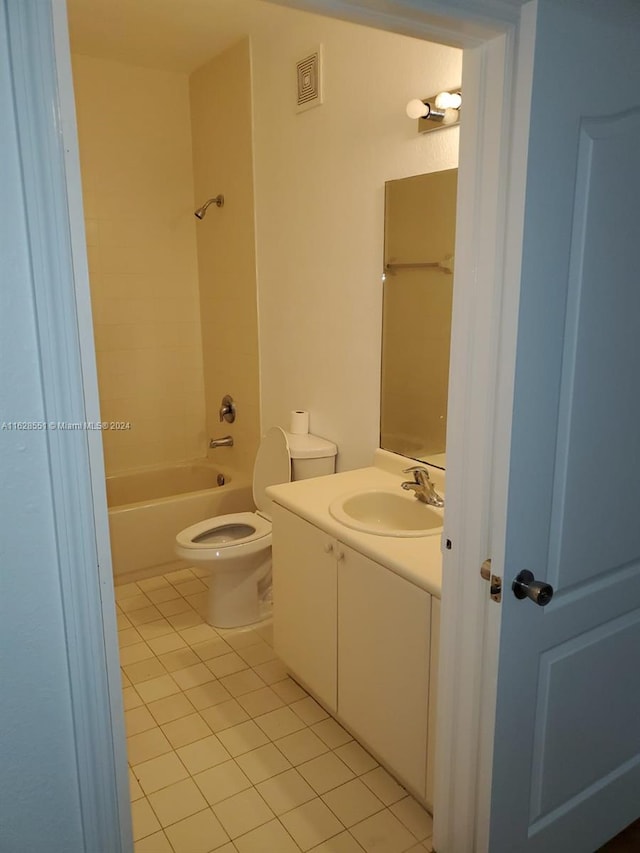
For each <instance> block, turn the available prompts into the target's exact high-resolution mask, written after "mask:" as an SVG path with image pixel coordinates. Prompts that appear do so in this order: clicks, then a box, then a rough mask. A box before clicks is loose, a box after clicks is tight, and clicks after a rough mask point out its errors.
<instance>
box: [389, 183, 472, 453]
mask: <svg viewBox="0 0 640 853" xmlns="http://www.w3.org/2000/svg"><path fill="white" fill-rule="evenodd" d="M457 179H458V170H457V169H447V170H446V171H443V172H432V173H430V174H428V175H415V176H414V177H410V178H403V179H401V180H396V181H387V183H386V188H385V228H384V285H383V308H382V376H381V400H380V404H381V405H380V446H381V447H383V448H384V449H385V450H391V451H393V452H394V453H401V454H402V455H403V456H409V457H411V458H412V459H418V460H420V461H421V462H427V463H429V464H431V465H437V466H438V467H440V468H444V467H445V439H446V433H447V396H448V384H449V348H450V343H451V310H452V300H453V252H454V244H455V232H456V190H457Z"/></svg>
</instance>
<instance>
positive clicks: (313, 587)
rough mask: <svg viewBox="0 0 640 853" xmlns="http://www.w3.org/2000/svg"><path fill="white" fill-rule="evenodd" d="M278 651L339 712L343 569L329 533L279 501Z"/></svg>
mask: <svg viewBox="0 0 640 853" xmlns="http://www.w3.org/2000/svg"><path fill="white" fill-rule="evenodd" d="M272 523H273V531H274V533H273V545H272V553H273V600H274V610H275V612H276V613H277V618H275V619H274V624H273V635H274V645H275V650H276V653H277V654H278V656H279V658H280V659H281V660H282V662H283V663H284V664H285V666H286V667H288V668H289V669H290V670H291V672H293V673H295V674H296V675H297V676H298V678H300V680H301V681H303V682H304V684H305V685H306V686H307V687H308V688H309V690H310V691H311V692H312V693H314V694H315V695H316V696H317V697H318V699H320V701H321V702H322V703H323V705H325V707H326V708H327V709H328V710H330V711H333V712H334V713H335V712H336V710H337V658H338V606H337V588H338V570H337V562H336V558H335V555H334V543H335V540H334V539H332V537H331V536H329V535H328V534H327V533H323V532H322V531H321V530H319V529H318V528H317V527H314V525H313V524H309V522H308V521H304V520H303V519H301V518H300V517H299V516H297V515H295V514H294V513H292V512H289V510H286V509H284V508H283V507H281V506H279V504H276V503H274V504H273V505H272Z"/></svg>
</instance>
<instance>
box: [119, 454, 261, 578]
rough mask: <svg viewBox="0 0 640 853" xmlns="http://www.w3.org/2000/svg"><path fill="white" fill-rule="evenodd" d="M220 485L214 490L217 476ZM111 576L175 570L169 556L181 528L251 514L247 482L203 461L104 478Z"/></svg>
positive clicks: (177, 563)
mask: <svg viewBox="0 0 640 853" xmlns="http://www.w3.org/2000/svg"><path fill="white" fill-rule="evenodd" d="M221 474H222V476H224V485H222V486H218V485H217V480H218V477H219V475H221ZM107 503H108V506H109V529H110V533H111V555H112V559H113V573H114V576H115V579H116V582H118V583H120V582H122V581H123V580H124V579H125V576H127V579H128V580H135V579H136V578H137V577H145V576H149V575H153V574H155V573H156V572H157V573H158V574H160V573H162V572H164V571H167V569H169V568H172V567H174V566H175V567H177V566H178V565H180V563H179V561H178V560H177V558H176V556H175V554H174V552H173V544H174V540H175V537H176V534H177V533H178V532H179V531H180V530H182V529H183V528H185V527H189V525H191V524H195V523H196V522H197V521H202V520H203V519H205V518H211V517H212V516H215V515H225V514H226V513H231V512H247V511H252V510H253V509H254V503H253V496H252V491H251V481H250V479H249V477H247V476H246V475H242V474H234V473H233V472H231V471H227V470H226V469H225V470H224V471H221V470H220V468H217V467H216V466H215V465H214V464H213V463H211V462H209V461H208V460H206V459H198V460H194V461H191V462H184V463H181V464H178V465H172V466H169V467H166V468H150V469H146V470H142V469H141V470H139V471H131V472H127V473H123V474H116V475H113V476H109V477H107Z"/></svg>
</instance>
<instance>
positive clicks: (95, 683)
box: [10, 0, 536, 853]
mask: <svg viewBox="0 0 640 853" xmlns="http://www.w3.org/2000/svg"><path fill="white" fill-rule="evenodd" d="M283 5H289V6H294V7H296V8H299V9H305V10H307V11H313V12H316V13H318V14H322V15H328V16H333V17H339V18H344V19H348V20H351V21H353V22H355V23H360V24H365V25H369V26H373V27H377V28H380V29H386V30H390V31H393V32H399V33H402V34H405V35H410V36H413V37H417V38H424V39H428V40H431V41H438V42H440V43H443V44H449V45H453V46H456V47H461V48H462V49H463V50H464V70H463V80H462V85H463V91H464V93H465V106H464V120H463V122H462V124H461V137H460V151H461V164H460V173H459V190H458V210H459V216H458V226H457V237H456V273H455V283H456V287H455V293H454V320H453V331H452V358H451V368H450V396H449V428H448V435H447V446H448V455H449V460H450V461H449V465H448V470H447V486H448V488H447V518H446V528H445V532H444V536H443V541H446V540H447V539H448V540H450V541H451V542H452V543H453V544H452V548H451V550H444V551H443V575H444V577H443V619H442V625H443V628H442V632H441V652H440V661H441V663H440V689H439V702H438V744H437V759H436V799H435V810H436V819H435V824H434V842H435V847H436V849H439V850H441V851H446V853H451V852H452V851H457V850H474V851H477V853H482V851H485V850H487V847H488V824H489V812H490V778H491V755H492V743H493V725H494V716H493V708H494V700H495V680H496V671H497V642H496V640H497V636H498V631H499V614H500V608H499V607H495V606H493V605H488V604H487V601H488V595H487V588H486V585H484V584H483V583H482V582H481V581H480V577H479V566H480V564H481V562H482V560H483V559H485V558H486V557H487V556H491V557H492V559H493V566H494V571H496V573H499V572H500V571H501V567H502V557H503V543H504V528H505V519H506V506H507V472H508V460H509V438H510V432H511V403H512V399H513V382H514V369H515V342H516V331H517V312H518V293H519V276H520V257H521V244H522V232H523V224H524V183H525V174H526V151H527V139H528V126H529V113H530V90H531V74H532V67H533V49H532V46H533V40H534V37H535V12H536V0H530V2H528V3H526V5H525V6H524V7H522V8H521V3H520V2H519V0H512V2H509V0H419V2H417V0H413V2H411V0H289V2H286V0H283ZM11 9H12V13H11V15H12V19H13V26H10V39H11V41H12V43H13V44H14V45H15V49H16V56H18V55H21V56H22V57H23V61H24V63H25V64H26V65H27V66H28V68H27V71H28V74H27V76H28V84H29V85H28V88H25V87H23V88H22V90H18V88H17V91H16V113H17V117H18V122H19V123H20V122H21V121H22V122H23V123H24V125H25V127H26V128H27V130H28V131H29V133H30V136H31V137H32V138H33V139H39V140H40V142H39V144H38V146H37V147H35V148H34V150H33V152H31V153H30V152H27V153H26V155H25V172H27V173H28V172H29V169H32V170H33V173H34V174H38V168H39V167H38V163H39V161H40V160H42V159H43V158H46V159H47V161H48V163H49V166H50V172H51V174H50V176H49V177H50V180H48V181H47V182H45V183H43V184H42V185H41V186H39V187H38V193H39V198H43V199H44V200H45V201H47V202H49V203H50V204H52V205H53V207H56V206H57V208H58V209H62V210H63V211H64V210H66V211H68V220H67V219H64V221H62V222H61V221H60V220H58V221H57V222H56V221H53V222H52V221H51V220H50V219H47V217H45V216H41V217H35V218H34V221H33V222H32V223H31V225H30V232H31V235H32V245H35V244H36V242H37V240H38V239H41V240H43V241H45V242H46V241H48V242H49V243H50V244H51V246H53V251H54V252H55V253H56V254H57V256H58V257H59V258H62V259H63V260H64V261H65V262H66V264H67V272H68V279H69V280H72V281H73V295H74V299H75V312H71V313H66V314H63V313H62V312H60V311H58V312H53V313H54V314H55V323H54V324H53V331H54V332H55V339H56V342H57V343H56V346H55V347H53V348H50V356H51V358H52V359H53V366H54V367H55V366H59V367H60V370H59V372H58V373H57V374H56V373H55V371H53V372H52V376H51V383H50V388H49V390H50V397H51V399H52V400H53V401H56V400H64V399H65V393H66V391H67V388H66V385H67V384H68V382H69V376H70V375H71V381H72V382H75V383H77V385H78V386H81V387H82V390H83V401H84V419H85V420H87V421H95V422H99V418H100V415H99V402H98V393H97V374H96V367H95V352H94V348H93V329H92V323H91V305H90V291H89V278H88V270H87V261H86V248H85V239H84V222H83V215H82V198H81V184H80V170H79V154H78V148H77V138H76V123H75V107H74V100H73V88H72V77H71V68H70V54H69V43H68V34H67V20H66V6H65V0H48V2H46V3H23V2H11ZM51 81H53V82H54V86H57V90H56V91H53V92H52V91H51V89H52V87H51ZM423 94H424V93H416V95H417V96H418V97H419V96H421V95H423ZM52 101H53V106H54V108H55V112H56V122H55V123H52V122H51V120H50V116H51V107H52ZM398 106H399V109H402V106H403V105H402V104H399V105H398ZM51 125H53V127H51ZM43 127H44V128H45V130H44V132H43ZM52 130H53V131H54V132H52ZM47 134H48V141H47ZM45 143H46V144H45ZM25 188H27V181H26V179H25ZM44 288H45V282H44V280H43V298H44V294H45V289H44ZM45 304H47V303H46V301H45ZM48 304H49V307H51V305H50V302H49V303H48ZM47 319H49V318H48V317H47ZM50 328H51V326H50ZM42 333H43V337H45V336H46V335H45V332H44V329H43V330H42ZM49 337H50V335H49ZM45 343H46V341H45ZM69 351H72V352H73V353H74V357H75V358H76V359H77V360H78V363H79V372H78V371H77V370H76V371H75V372H74V371H72V372H71V374H70V371H69V365H68V362H69V355H68V353H69ZM61 419H64V418H61ZM75 448H76V449H73V450H70V449H69V448H68V447H65V448H63V447H62V446H58V445H56V444H52V445H51V448H50V453H51V458H52V465H53V467H55V466H56V465H57V466H58V467H59V470H60V472H61V478H62V481H66V482H69V483H75V482H77V481H78V477H79V476H80V475H82V476H84V477H85V479H88V480H89V481H90V483H91V490H92V501H91V503H90V506H89V507H88V517H82V515H81V514H80V515H79V514H78V509H77V507H76V506H75V504H74V505H72V504H70V503H69V502H68V501H66V502H65V501H64V500H59V501H58V502H57V503H56V512H57V514H58V517H59V521H60V525H61V528H62V526H64V534H65V536H66V538H67V539H68V541H70V542H72V543H74V542H77V543H83V542H84V543H86V541H87V536H89V538H90V539H91V540H92V542H93V548H94V550H95V551H96V553H97V561H96V569H97V578H96V579H95V581H96V583H95V584H91V583H89V584H87V583H84V582H83V580H82V579H81V578H80V577H78V576H72V577H70V578H67V579H61V580H62V581H63V583H62V595H63V603H64V608H65V613H66V614H68V617H69V620H70V623H73V624H75V625H76V626H77V630H76V631H75V633H74V632H71V631H70V633H69V635H68V647H69V660H70V677H71V682H72V689H73V694H74V719H75V734H76V747H77V752H78V766H79V768H80V770H81V771H83V772H84V775H83V780H84V781H85V782H90V784H87V785H86V787H85V788H84V790H85V796H84V797H83V801H82V812H83V814H82V817H83V824H84V825H85V827H88V828H89V830H90V832H89V835H88V838H89V842H88V849H105V850H106V849H110V850H114V851H130V850H131V840H130V839H131V833H130V823H129V820H130V818H129V814H128V805H127V804H128V783H127V774H126V752H125V748H124V730H123V725H122V700H121V695H120V694H119V670H118V647H117V626H116V622H115V618H114V616H115V613H114V601H113V581H112V577H111V560H110V551H109V528H108V515H107V508H106V501H105V497H104V464H103V460H102V452H101V450H102V445H101V439H100V436H99V433H97V432H96V433H93V434H92V433H89V434H88V437H87V442H86V444H85V445H84V446H81V445H80V444H78V445H75ZM78 472H80V475H79V473H78ZM469 498H470V499H469ZM85 515H87V513H85ZM88 522H90V523H89V529H88V528H87V524H88ZM72 571H73V569H72ZM85 571H86V566H85ZM96 587H97V589H96ZM87 637H90V638H91V639H92V642H93V646H91V648H95V649H97V654H99V656H100V657H102V658H103V660H104V667H103V668H102V669H101V668H100V667H98V666H96V665H95V661H96V659H95V657H94V658H93V659H91V658H89V657H88V656H87V655H84V656H82V655H78V653H77V652H78V646H80V645H82V644H83V642H84V641H85V638H87ZM98 670H99V671H98ZM101 708H102V709H105V708H106V709H109V713H108V715H107V717H106V719H105V714H104V711H102V712H101V711H100V709H101ZM480 783H481V784H480ZM105 792H106V793H105ZM117 827H119V832H118V831H117V829H116V828H117Z"/></svg>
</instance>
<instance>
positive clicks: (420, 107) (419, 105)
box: [407, 98, 431, 118]
mask: <svg viewBox="0 0 640 853" xmlns="http://www.w3.org/2000/svg"><path fill="white" fill-rule="evenodd" d="M430 112H431V108H430V106H429V105H428V104H425V103H424V101H420V100H419V99H418V98H414V99H413V100H412V101H409V103H408V104H407V115H408V116H409V118H423V117H424V116H428V115H429V113H430Z"/></svg>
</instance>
